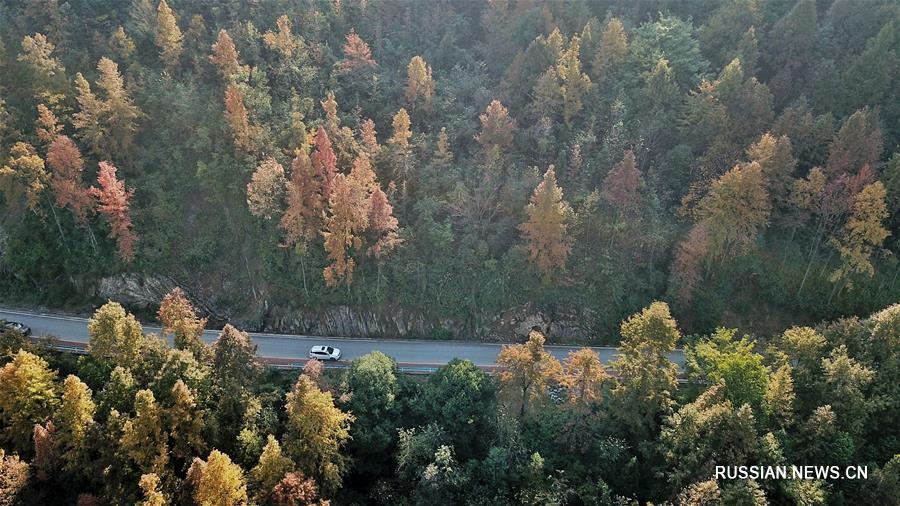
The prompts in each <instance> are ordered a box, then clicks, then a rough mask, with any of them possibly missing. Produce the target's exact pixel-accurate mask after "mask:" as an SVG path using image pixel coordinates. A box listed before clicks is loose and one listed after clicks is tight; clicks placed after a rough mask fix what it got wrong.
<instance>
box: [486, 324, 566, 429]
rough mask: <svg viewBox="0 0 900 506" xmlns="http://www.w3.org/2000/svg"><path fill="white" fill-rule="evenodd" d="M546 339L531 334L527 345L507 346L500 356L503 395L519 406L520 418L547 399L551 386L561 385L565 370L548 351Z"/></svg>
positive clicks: (537, 334) (498, 357) (539, 334)
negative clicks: (559, 383) (545, 347)
mask: <svg viewBox="0 0 900 506" xmlns="http://www.w3.org/2000/svg"><path fill="white" fill-rule="evenodd" d="M544 341H545V338H544V335H543V334H542V333H540V332H538V331H537V330H532V331H531V332H530V333H529V334H528V342H526V343H525V344H516V345H505V346H504V347H503V349H501V350H500V354H499V355H497V365H498V366H500V367H501V368H502V372H501V373H500V388H501V391H502V392H504V393H505V394H506V395H509V396H510V397H511V400H512V402H513V406H518V408H519V409H518V412H519V418H522V417H524V416H525V413H526V412H527V411H528V410H529V408H531V407H532V406H533V405H534V404H535V403H536V402H538V401H540V400H541V399H544V398H545V397H546V396H547V386H548V385H549V384H550V383H551V382H556V381H559V380H560V378H561V376H562V366H561V365H560V363H559V360H556V358H555V357H554V356H553V355H551V354H550V353H548V352H547V351H546V350H544Z"/></svg>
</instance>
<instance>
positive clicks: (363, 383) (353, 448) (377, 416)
mask: <svg viewBox="0 0 900 506" xmlns="http://www.w3.org/2000/svg"><path fill="white" fill-rule="evenodd" d="M398 393H399V385H398V382H397V375H396V364H395V363H394V360H393V359H392V358H390V357H388V356H387V355H385V354H383V353H381V352H379V351H375V352H372V353H369V354H366V355H363V356H362V357H359V358H357V359H354V360H353V362H352V363H351V364H350V370H349V371H347V376H346V378H345V379H344V381H343V397H346V398H347V399H348V400H347V401H346V403H343V404H344V406H345V407H346V410H347V411H348V412H350V413H353V416H354V418H355V419H354V421H353V425H352V427H351V429H350V444H349V445H348V449H349V450H350V452H351V453H352V454H353V455H354V456H355V457H356V458H357V459H358V463H357V465H356V469H357V471H360V472H364V473H368V474H371V475H377V474H378V473H379V472H381V471H382V470H383V469H384V468H385V467H386V466H388V465H389V464H388V462H389V460H388V457H389V456H390V455H391V453H392V452H393V447H394V443H395V439H396V434H397V433H396V427H397V425H398V424H399V420H398V419H397V416H398V412H397V408H398V406H397V395H398Z"/></svg>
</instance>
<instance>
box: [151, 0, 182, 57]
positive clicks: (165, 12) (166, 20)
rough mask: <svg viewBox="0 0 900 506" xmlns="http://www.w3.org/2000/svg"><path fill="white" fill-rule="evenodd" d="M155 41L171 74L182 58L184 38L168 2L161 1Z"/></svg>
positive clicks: (157, 14) (157, 12) (157, 15)
mask: <svg viewBox="0 0 900 506" xmlns="http://www.w3.org/2000/svg"><path fill="white" fill-rule="evenodd" d="M155 41H156V45H157V46H158V47H159V51H160V52H159V56H160V58H162V60H163V62H164V63H165V64H166V69H168V70H169V71H170V72H172V71H174V70H175V69H176V67H178V60H179V58H181V51H182V42H183V41H184V36H183V35H182V34H181V29H179V28H178V22H177V21H176V20H175V13H174V12H172V9H171V8H170V7H169V4H168V3H166V0H160V2H159V7H158V8H157V10H156V39H155Z"/></svg>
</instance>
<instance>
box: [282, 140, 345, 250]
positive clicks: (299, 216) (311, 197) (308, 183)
mask: <svg viewBox="0 0 900 506" xmlns="http://www.w3.org/2000/svg"><path fill="white" fill-rule="evenodd" d="M332 156H334V155H333V154H332ZM324 183H325V180H324V174H321V173H318V172H317V171H316V169H315V167H314V165H313V163H312V160H311V159H310V157H309V156H308V155H307V154H306V151H305V150H303V149H299V150H297V155H296V156H295V157H294V160H293V161H292V162H291V179H290V180H289V181H288V182H287V183H286V186H287V197H286V203H287V208H286V209H285V211H284V214H283V215H282V216H281V221H280V223H279V226H280V227H281V229H282V230H283V231H284V244H285V246H297V249H298V251H300V252H302V253H305V252H306V250H307V245H308V244H309V242H310V241H312V240H314V239H315V238H316V237H318V236H319V234H320V230H321V227H322V213H323V212H324V207H325V202H324V197H323V195H324Z"/></svg>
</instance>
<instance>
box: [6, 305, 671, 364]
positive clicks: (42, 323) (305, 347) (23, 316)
mask: <svg viewBox="0 0 900 506" xmlns="http://www.w3.org/2000/svg"><path fill="white" fill-rule="evenodd" d="M0 319H5V320H10V321H17V322H21V323H24V324H25V325H28V326H29V327H31V332H32V337H38V336H44V335H48V336H53V337H56V338H58V339H60V340H61V341H65V342H66V344H68V343H71V344H72V345H73V346H75V347H77V346H79V345H84V344H87V342H88V333H87V320H86V319H84V318H76V317H72V316H58V315H51V314H40V313H32V312H26V311H18V310H13V309H4V308H0ZM144 332H146V333H157V334H158V333H159V332H160V329H159V327H152V326H146V327H144ZM218 334H219V332H218V331H217V330H207V331H205V332H204V333H203V340H204V341H206V342H208V343H211V342H213V341H214V340H215V339H216V337H218ZM250 337H251V338H252V339H253V341H254V342H255V343H256V345H257V346H258V348H259V354H260V356H262V357H263V358H265V359H266V360H267V361H268V362H270V363H273V364H275V365H282V366H292V365H298V364H300V363H302V362H305V361H306V358H307V356H308V353H309V348H310V347H311V346H313V345H316V344H325V345H329V346H333V347H335V348H340V350H341V353H342V361H343V360H346V361H350V360H353V359H354V358H356V357H359V356H362V355H365V354H366V353H370V352H372V351H376V350H377V351H381V352H382V353H384V354H386V355H388V356H391V357H393V358H394V360H396V361H397V363H398V364H400V365H405V366H407V368H414V367H415V366H417V365H420V366H424V367H426V368H427V366H440V365H443V364H446V363H447V362H449V361H450V360H453V359H454V358H462V359H468V360H471V361H472V362H473V363H474V364H475V365H478V366H481V367H485V368H490V367H492V366H495V365H496V361H497V354H498V353H499V352H500V349H501V347H502V344H496V343H480V342H470V341H423V340H401V339H359V338H349V337H315V336H297V335H288V334H260V333H253V332H251V333H250ZM580 348H581V347H579V346H556V345H548V346H546V349H547V351H549V352H550V353H552V354H553V355H554V356H555V357H556V358H558V359H560V360H562V359H564V358H565V357H566V356H567V355H568V354H569V352H570V351H573V350H577V349H580ZM593 349H594V350H595V351H596V352H597V353H598V354H599V355H600V359H601V360H602V361H603V362H604V363H607V362H610V361H611V360H612V359H613V358H614V357H615V356H616V354H617V353H618V350H617V349H616V348H607V347H599V348H593ZM669 359H670V360H672V361H673V362H675V363H676V364H678V366H679V367H683V366H684V355H683V353H682V351H681V350H675V351H674V352H672V353H670V354H669Z"/></svg>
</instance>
